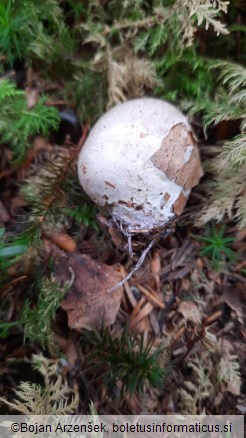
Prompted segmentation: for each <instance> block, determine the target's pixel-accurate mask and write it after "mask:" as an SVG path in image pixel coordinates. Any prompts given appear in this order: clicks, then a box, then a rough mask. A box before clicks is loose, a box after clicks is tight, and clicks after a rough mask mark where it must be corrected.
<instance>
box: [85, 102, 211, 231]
mask: <svg viewBox="0 0 246 438" xmlns="http://www.w3.org/2000/svg"><path fill="white" fill-rule="evenodd" d="M78 173H79V179H80V182H81V185H82V187H83V189H84V190H85V192H86V193H87V194H88V195H89V196H90V198H91V199H92V200H93V201H94V202H95V203H96V204H97V205H99V206H101V207H104V208H105V209H106V211H107V212H108V213H109V214H110V216H111V217H112V219H113V220H114V221H115V222H116V223H119V224H120V225H121V226H122V227H123V228H124V230H125V231H126V232H127V233H129V234H137V233H139V232H140V233H145V232H146V233H150V232H153V231H154V230H159V229H162V228H163V227H164V226H165V225H166V224H167V223H168V222H169V221H170V220H171V219H173V218H174V217H175V216H176V215H180V214H181V213H182V211H183V209H184V206H185V203H186V201H187V198H188V196H189V194H190V190H191V189H192V187H194V186H195V185H196V184H197V183H198V182H199V179H200V177H201V176H202V174H203V172H202V167H201V162H200V157H199V151H198V148H197V144H196V141H195V139H194V135H193V133H192V129H191V127H190V124H189V122H188V120H187V118H186V117H185V115H184V114H182V113H181V112H180V111H179V110H178V109H177V108H175V106H173V105H171V104H170V103H167V102H165V101H162V100H160V99H156V98H149V97H143V98H139V99H134V100H129V101H127V102H125V103H122V104H119V105H117V106H115V107H114V108H112V109H110V110H109V111H108V112H106V113H105V114H104V115H103V116H102V117H101V118H100V119H99V120H98V121H97V123H96V124H95V126H94V127H93V128H92V130H91V132H90V134H89V136H88V138H87V140H86V142H85V144H84V146H83V148H82V150H81V152H80V156H79V162H78Z"/></svg>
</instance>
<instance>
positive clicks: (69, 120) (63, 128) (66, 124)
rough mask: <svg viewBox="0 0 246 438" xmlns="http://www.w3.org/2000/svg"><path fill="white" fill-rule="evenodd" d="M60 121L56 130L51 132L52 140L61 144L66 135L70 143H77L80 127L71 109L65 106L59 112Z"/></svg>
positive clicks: (80, 133)
mask: <svg viewBox="0 0 246 438" xmlns="http://www.w3.org/2000/svg"><path fill="white" fill-rule="evenodd" d="M59 116H60V119H61V122H60V125H59V128H58V130H57V131H56V132H55V133H54V134H53V136H52V137H53V139H54V142H55V143H57V144H63V143H64V142H65V140H66V138H67V137H70V140H71V142H72V143H74V144H76V143H78V141H79V139H80V137H81V135H82V127H81V124H80V123H79V120H78V118H77V116H76V114H75V112H74V111H73V110H71V109H70V108H67V109H65V110H63V111H61V112H60V113H59Z"/></svg>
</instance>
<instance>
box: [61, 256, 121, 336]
mask: <svg viewBox="0 0 246 438" xmlns="http://www.w3.org/2000/svg"><path fill="white" fill-rule="evenodd" d="M69 267H70V268H72V270H73V272H74V275H75V278H74V282H73V284H72V286H71V288H70V290H69V292H68V293H67V295H66V297H65V299H64V300H63V301H62V303H61V307H62V308H63V309H64V310H65V311H66V312H67V316H68V325H69V327H70V328H71V329H77V330H79V329H82V328H86V329H88V330H94V329H101V328H102V327H108V326H109V325H111V324H113V323H114V321H115V319H116V316H117V313H118V310H119V307H120V303H121V297H122V293H123V288H122V287H119V288H118V289H117V290H115V292H114V293H109V290H110V289H111V288H112V287H113V286H115V284H117V283H118V282H119V281H120V279H121V275H120V273H119V272H117V271H116V270H115V269H114V268H113V267H112V266H108V265H105V264H104V263H102V262H100V261H98V260H93V259H91V258H90V257H89V256H87V255H84V254H80V253H78V252H73V253H69V254H66V253H63V252H60V254H57V255H56V256H55V258H54V274H55V276H56V278H57V279H59V281H66V280H67V279H68V278H69Z"/></svg>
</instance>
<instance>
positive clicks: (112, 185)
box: [104, 181, 116, 189]
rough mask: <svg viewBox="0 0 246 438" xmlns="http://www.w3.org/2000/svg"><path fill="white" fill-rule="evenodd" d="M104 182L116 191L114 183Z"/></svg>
mask: <svg viewBox="0 0 246 438" xmlns="http://www.w3.org/2000/svg"><path fill="white" fill-rule="evenodd" d="M104 182H105V184H106V185H107V186H109V187H111V188H112V189H116V186H115V185H114V184H113V183H111V182H110V181H104Z"/></svg>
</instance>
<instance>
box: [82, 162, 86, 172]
mask: <svg viewBox="0 0 246 438" xmlns="http://www.w3.org/2000/svg"><path fill="white" fill-rule="evenodd" d="M82 172H83V174H84V175H86V173H87V167H86V165H85V164H83V165H82Z"/></svg>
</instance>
